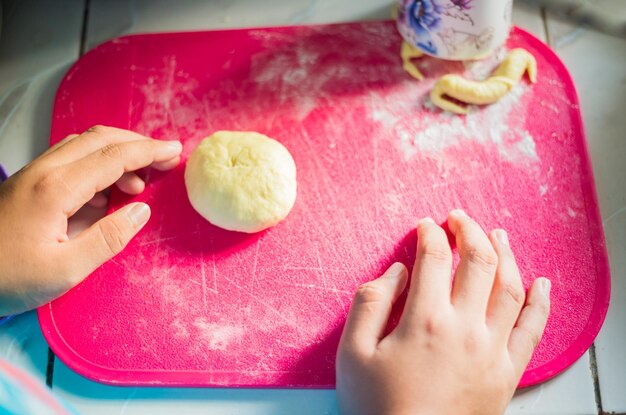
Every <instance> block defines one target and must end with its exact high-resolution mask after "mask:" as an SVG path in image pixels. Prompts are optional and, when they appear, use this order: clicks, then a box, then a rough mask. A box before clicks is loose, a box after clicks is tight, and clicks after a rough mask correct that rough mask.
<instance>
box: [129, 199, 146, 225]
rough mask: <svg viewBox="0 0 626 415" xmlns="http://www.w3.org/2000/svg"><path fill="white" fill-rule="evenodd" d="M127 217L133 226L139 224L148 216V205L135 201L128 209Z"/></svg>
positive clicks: (144, 221)
mask: <svg viewBox="0 0 626 415" xmlns="http://www.w3.org/2000/svg"><path fill="white" fill-rule="evenodd" d="M128 218H129V219H130V221H131V222H132V224H133V225H134V226H141V225H143V224H144V223H146V222H147V221H148V219H149V218H150V207H149V206H148V205H146V204H145V203H137V204H136V205H134V206H133V207H132V208H130V210H129V211H128Z"/></svg>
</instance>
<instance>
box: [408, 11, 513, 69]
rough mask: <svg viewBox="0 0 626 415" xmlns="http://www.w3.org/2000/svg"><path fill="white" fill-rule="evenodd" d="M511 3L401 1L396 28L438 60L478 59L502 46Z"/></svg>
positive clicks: (509, 23) (508, 26) (509, 25)
mask: <svg viewBox="0 0 626 415" xmlns="http://www.w3.org/2000/svg"><path fill="white" fill-rule="evenodd" d="M512 6H513V0H400V3H399V6H398V20H397V26H398V30H399V31H400V34H401V35H402V37H403V38H404V40H406V41H407V42H408V43H410V44H411V45H413V46H415V47H417V48H418V49H420V50H422V51H423V52H424V53H426V54H428V55H431V56H434V57H436V58H441V59H449V60H468V59H480V58H484V57H486V56H488V55H489V54H491V53H492V52H493V51H494V50H495V49H497V48H498V47H499V46H500V45H502V44H503V43H504V42H505V40H506V38H507V37H508V35H509V30H510V27H511V8H512Z"/></svg>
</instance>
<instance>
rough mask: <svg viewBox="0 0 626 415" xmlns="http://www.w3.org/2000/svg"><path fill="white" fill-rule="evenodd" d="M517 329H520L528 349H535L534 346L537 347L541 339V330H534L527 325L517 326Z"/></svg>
mask: <svg viewBox="0 0 626 415" xmlns="http://www.w3.org/2000/svg"><path fill="white" fill-rule="evenodd" d="M518 330H520V331H521V332H522V334H523V338H524V339H525V341H526V343H527V346H528V349H529V350H535V348H536V347H537V345H539V342H540V341H541V334H542V333H541V332H539V331H536V330H530V329H529V328H527V327H523V326H521V327H518Z"/></svg>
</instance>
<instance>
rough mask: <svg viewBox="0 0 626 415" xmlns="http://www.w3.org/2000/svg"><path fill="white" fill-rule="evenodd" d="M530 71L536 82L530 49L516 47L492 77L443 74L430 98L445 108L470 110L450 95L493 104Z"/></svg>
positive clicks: (534, 62) (479, 103)
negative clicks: (480, 79)
mask: <svg viewBox="0 0 626 415" xmlns="http://www.w3.org/2000/svg"><path fill="white" fill-rule="evenodd" d="M526 72H528V78H529V79H530V82H532V83H535V82H537V61H536V60H535V57H534V56H533V55H532V54H531V53H530V52H528V51H527V50H524V49H521V48H518V49H513V50H512V51H511V52H509V54H508V55H507V57H506V58H504V60H503V61H502V63H501V64H500V66H498V68H497V69H496V70H495V71H494V72H493V74H492V75H491V77H489V79H486V80H484V81H470V80H467V79H465V78H463V77H462V76H460V75H452V74H450V75H444V76H443V77H441V78H440V79H439V80H437V82H436V83H435V86H434V87H433V89H432V90H431V91H430V99H431V101H432V102H433V103H434V104H435V105H437V106H438V107H439V108H441V109H443V110H447V111H450V112H454V113H456V114H467V113H468V111H469V108H467V107H464V106H461V105H458V104H457V103H455V102H454V101H452V100H450V99H449V98H454V99H456V100H457V101H461V102H463V103H466V104H477V105H484V104H492V103H494V102H497V101H498V100H500V99H501V98H502V97H503V96H505V95H506V94H508V93H509V91H510V90H511V88H513V87H514V86H515V85H516V84H518V83H519V82H520V81H521V79H522V77H523V76H524V73H526Z"/></svg>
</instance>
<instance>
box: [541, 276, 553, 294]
mask: <svg viewBox="0 0 626 415" xmlns="http://www.w3.org/2000/svg"><path fill="white" fill-rule="evenodd" d="M539 288H540V289H541V293H542V294H543V295H544V296H545V297H548V298H550V289H551V288H552V282H551V281H550V280H549V279H547V278H543V277H542V278H541V280H540V281H539Z"/></svg>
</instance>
